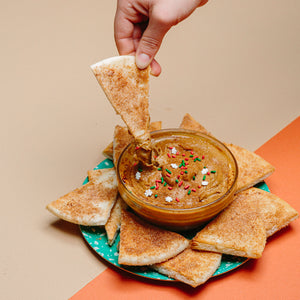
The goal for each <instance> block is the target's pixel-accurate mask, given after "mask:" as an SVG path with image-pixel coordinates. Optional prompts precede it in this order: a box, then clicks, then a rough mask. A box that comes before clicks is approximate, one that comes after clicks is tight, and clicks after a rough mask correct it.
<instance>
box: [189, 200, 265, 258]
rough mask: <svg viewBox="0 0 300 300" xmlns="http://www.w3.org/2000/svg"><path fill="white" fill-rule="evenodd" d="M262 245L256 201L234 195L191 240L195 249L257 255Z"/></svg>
mask: <svg viewBox="0 0 300 300" xmlns="http://www.w3.org/2000/svg"><path fill="white" fill-rule="evenodd" d="M265 244H266V229H265V226H264V222H263V220H262V218H261V216H260V214H259V209H258V202H257V201H253V199H248V198H246V199H241V198H239V197H235V199H234V200H233V202H232V203H231V204H230V205H229V206H228V207H227V208H225V209H224V210H223V211H222V212H221V213H220V214H219V215H218V216H217V217H216V218H215V219H214V220H212V221H211V222H210V223H208V225H206V226H205V227H204V228H203V229H202V230H201V231H200V232H198V233H197V235H196V236H195V237H194V238H193V240H192V243H191V245H192V248H193V249H195V250H205V251H212V252H218V253H224V254H230V255H236V256H243V257H249V258H259V257H261V256H262V252H263V250H264V248H265Z"/></svg>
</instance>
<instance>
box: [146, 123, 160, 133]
mask: <svg viewBox="0 0 300 300" xmlns="http://www.w3.org/2000/svg"><path fill="white" fill-rule="evenodd" d="M160 129H161V121H155V122H151V123H150V126H149V130H150V131H155V130H160Z"/></svg>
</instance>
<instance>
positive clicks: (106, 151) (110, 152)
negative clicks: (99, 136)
mask: <svg viewBox="0 0 300 300" xmlns="http://www.w3.org/2000/svg"><path fill="white" fill-rule="evenodd" d="M102 154H103V155H104V156H105V157H106V158H109V159H111V160H113V142H110V143H109V144H108V145H107V146H106V147H105V149H104V150H103V151H102Z"/></svg>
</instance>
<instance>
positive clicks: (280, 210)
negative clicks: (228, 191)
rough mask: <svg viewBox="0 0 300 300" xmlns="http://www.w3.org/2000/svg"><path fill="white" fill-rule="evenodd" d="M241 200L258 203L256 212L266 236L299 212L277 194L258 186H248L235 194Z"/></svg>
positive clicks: (280, 227) (283, 225)
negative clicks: (261, 221) (248, 187)
mask: <svg viewBox="0 0 300 300" xmlns="http://www.w3.org/2000/svg"><path fill="white" fill-rule="evenodd" d="M235 198H236V199H240V200H242V201H248V202H250V200H251V201H252V203H253V204H254V203H256V201H257V204H258V212H259V214H260V216H261V218H262V220H263V223H264V226H265V229H266V235H267V237H269V236H271V235H273V234H274V233H275V232H277V231H279V230H280V229H282V228H283V227H285V226H287V225H288V224H289V223H290V222H292V221H293V220H295V219H297V218H298V216H299V214H298V212H297V211H296V210H295V209H294V208H292V207H291V206H290V205H289V204H288V203H287V202H285V201H284V200H282V199H280V198H279V197H278V196H276V195H274V194H271V193H269V192H266V191H264V190H261V189H258V188H254V187H253V188H250V189H247V190H245V191H243V192H240V193H238V194H237V195H236V196H235Z"/></svg>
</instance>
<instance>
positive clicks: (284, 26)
mask: <svg viewBox="0 0 300 300" xmlns="http://www.w3.org/2000/svg"><path fill="white" fill-rule="evenodd" d="M115 5H116V2H115V1H113V0H111V1H101V0H98V1H93V0H91V1H82V0H81V1H79V0H78V1H57V0H51V1H49V0H41V1H32V0H29V1H4V0H1V1H0V43H1V48H0V49H1V50H0V51H1V52H0V53H1V56H0V66H1V71H0V86H1V88H0V99H1V110H0V111H1V118H0V122H1V127H0V128H1V147H0V150H1V152H0V160H1V164H0V165H1V218H0V220H1V224H0V228H1V255H0V293H1V294H2V295H1V296H0V297H1V298H3V299H66V298H68V297H70V296H71V295H73V294H74V293H75V292H76V291H77V290H79V289H80V288H82V287H83V286H84V285H85V284H86V283H88V282H89V281H90V280H92V279H93V278H94V277H95V276H96V275H98V274H99V273H100V272H101V271H102V270H103V269H104V265H103V264H102V262H101V261H100V260H99V259H98V258H97V257H96V255H94V254H93V252H92V251H90V249H89V248H88V247H87V245H86V244H85V243H84V241H83V239H82V237H81V235H80V233H79V230H78V227H77V226H75V225H71V224H67V223H65V222H63V221H59V220H57V218H55V217H54V216H52V215H51V214H50V213H48V212H47V211H46V210H45V206H46V204H47V203H49V202H50V201H52V200H55V199H56V198H58V197H59V196H61V195H63V194H65V193H67V192H69V191H70V190H72V189H74V188H76V187H77V186H79V185H80V184H81V183H82V181H83V179H84V178H85V176H86V171H87V170H89V169H91V168H93V167H94V166H95V165H96V164H97V163H98V162H100V161H101V160H102V159H103V156H102V154H101V150H102V149H103V148H104V147H105V146H106V144H107V143H109V142H110V141H111V139H112V133H113V127H114V125H116V124H117V123H118V122H121V121H120V119H119V117H117V116H116V115H115V113H114V111H113V109H112V107H110V105H109V103H108V101H107V100H106V98H105V96H104V93H103V92H102V90H101V89H100V87H99V86H98V84H97V82H96V80H95V78H94V77H93V74H92V72H91V70H90V69H89V65H91V64H92V63H95V62H97V61H99V60H102V59H104V58H107V57H110V56H114V55H116V54H117V51H116V48H115V45H114V39H113V18H114V12H115ZM299 36H300V2H299V1H296V0H288V1H279V0H277V1H271V0H265V1H240V0H226V1H224V0H223V1H220V0H219V1H217V0H215V1H213V0H211V1H210V2H209V3H208V4H207V5H206V6H204V7H203V8H200V9H198V10H197V11H196V12H195V13H194V14H193V15H192V16H191V17H190V18H189V19H188V20H186V21H184V22H183V23H181V24H180V25H178V26H177V27H176V28H173V29H172V30H171V31H170V32H169V33H168V35H167V37H166V38H165V41H164V43H163V46H162V49H161V50H160V52H159V55H158V57H157V58H158V60H159V62H160V63H161V65H162V67H163V73H162V74H161V76H160V77H159V78H151V104H150V106H151V116H152V120H163V125H164V127H176V126H178V124H179V123H180V120H181V118H182V116H183V115H184V113H186V112H189V113H191V114H192V115H193V116H194V118H196V119H197V120H198V121H199V122H200V123H202V124H203V125H204V126H206V127H207V128H208V129H209V130H210V131H212V132H213V134H214V135H215V136H217V137H219V138H220V139H222V140H224V141H227V142H233V143H236V144H238V145H241V146H243V147H246V148H248V149H250V150H255V149H256V148H258V147H259V146H260V145H262V144H263V143H264V142H265V141H267V140H268V139H269V138H270V137H272V136H273V135H274V134H275V133H277V132H278V131H279V130H280V129H282V128H283V127H284V126H285V125H287V124H288V123H289V122H290V121H292V120H293V119H294V118H296V117H297V116H298V115H299V112H300V85H299V75H300V40H299Z"/></svg>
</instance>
